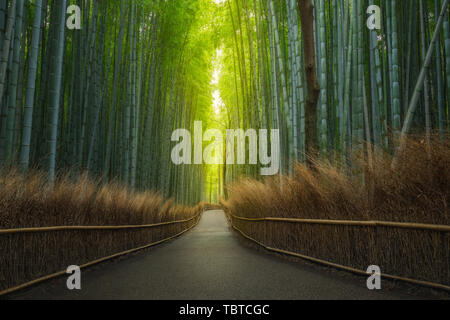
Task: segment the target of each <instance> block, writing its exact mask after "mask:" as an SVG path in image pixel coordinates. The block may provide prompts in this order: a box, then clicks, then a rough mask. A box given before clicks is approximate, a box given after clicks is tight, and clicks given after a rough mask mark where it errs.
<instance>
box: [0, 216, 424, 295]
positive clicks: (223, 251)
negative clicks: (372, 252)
mask: <svg viewBox="0 0 450 320" xmlns="http://www.w3.org/2000/svg"><path fill="white" fill-rule="evenodd" d="M81 282H82V289H81V290H78V291H77V290H75V291H69V290H68V289H67V288H66V278H64V277H63V278H60V279H57V280H54V281H52V282H47V283H44V284H41V285H38V286H35V287H33V288H31V289H28V290H26V291H22V292H19V293H16V294H14V295H11V296H9V297H8V299H179V300H184V299H189V300H190V299H194V300H196V299H205V300H210V299H213V300H215V299H221V300H222V299H223V300H232V299H238V300H240V299H249V300H265V299H286V300H296V299H312V300H314V299H417V298H423V297H421V296H419V295H417V294H414V295H412V294H410V293H409V292H408V290H402V289H401V288H397V287H393V286H392V285H391V286H390V285H389V284H388V282H386V283H387V285H384V284H385V282H383V289H382V290H378V291H370V290H368V289H367V287H366V278H364V277H358V276H353V275H349V274H347V273H344V272H336V271H331V270H327V269H325V268H321V267H318V266H315V265H312V264H308V263H301V262H299V261H289V259H280V257H277V256H276V255H271V254H266V253H264V252H263V251H262V250H254V248H252V247H251V246H250V245H248V244H246V242H245V241H244V240H243V239H242V238H241V237H239V236H238V235H237V234H236V233H235V232H232V231H231V230H230V228H229V226H228V223H227V221H226V217H225V214H224V213H223V211H220V210H215V211H208V212H206V213H205V214H204V215H203V217H202V220H201V221H200V223H199V224H198V226H197V227H195V228H194V229H193V230H192V231H190V232H189V233H187V234H186V235H185V236H183V237H182V238H180V239H177V240H173V241H171V242H169V243H167V244H164V245H161V246H158V247H156V248H153V249H151V250H146V251H142V252H140V253H138V254H134V255H130V256H128V257H127V258H126V259H124V258H122V259H118V260H116V261H114V262H111V263H104V264H101V265H98V266H96V267H94V268H90V269H87V270H83V271H82V277H81Z"/></svg>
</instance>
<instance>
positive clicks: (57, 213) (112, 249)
mask: <svg viewBox="0 0 450 320" xmlns="http://www.w3.org/2000/svg"><path fill="white" fill-rule="evenodd" d="M0 189H1V192H0V230H1V229H17V228H39V227H53V226H121V225H147V224H155V223H160V222H170V221H178V220H187V219H190V218H194V219H192V220H189V221H186V222H183V223H178V224H169V225H164V226H158V227H153V228H143V229H123V230H122V229H121V230H65V231H52V232H36V233H13V234H0V266H1V267H0V291H1V290H4V289H7V288H10V287H13V286H15V285H19V284H21V283H24V282H27V281H30V280H33V279H36V278H38V277H41V276H44V275H47V274H51V273H54V272H58V271H60V270H64V269H65V268H67V266H69V265H72V264H75V265H82V264H84V263H87V262H89V261H92V260H95V259H99V258H102V257H105V256H109V255H112V254H115V253H118V252H122V251H125V250H129V249H133V248H137V247H140V246H144V245H147V244H150V243H153V242H156V241H159V240H162V239H166V238H169V237H171V236H174V235H177V234H179V233H180V232H182V231H184V230H186V229H188V228H190V227H191V226H193V225H195V224H196V223H197V221H198V219H199V217H197V214H199V213H201V212H202V211H203V210H204V209H205V208H206V207H207V205H206V204H205V203H201V204H199V205H197V206H195V207H186V206H182V205H176V204H174V201H173V200H168V201H164V199H163V198H162V197H161V196H159V195H158V194H155V193H151V192H141V193H134V192H131V191H129V190H128V189H127V188H126V187H125V186H123V185H120V184H118V183H116V184H109V185H102V184H100V183H97V182H95V181H92V180H90V179H89V178H87V176H82V177H80V178H79V179H78V180H77V181H73V180H72V179H70V177H69V175H65V176H63V177H61V178H60V179H58V181H57V182H56V183H55V184H54V187H53V188H50V187H49V184H48V183H47V181H46V179H45V178H44V175H42V174H40V173H37V172H34V173H30V174H28V175H27V176H22V175H20V174H18V173H17V172H16V171H10V172H8V173H7V174H4V175H2V176H1V178H0Z"/></svg>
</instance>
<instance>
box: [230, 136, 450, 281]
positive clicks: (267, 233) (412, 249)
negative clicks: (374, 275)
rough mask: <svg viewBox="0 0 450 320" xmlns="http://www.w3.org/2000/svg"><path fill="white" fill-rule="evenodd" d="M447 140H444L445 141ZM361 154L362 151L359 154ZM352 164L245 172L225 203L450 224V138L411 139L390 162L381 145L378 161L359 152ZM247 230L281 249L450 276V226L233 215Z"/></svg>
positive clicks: (241, 209) (419, 275)
mask: <svg viewBox="0 0 450 320" xmlns="http://www.w3.org/2000/svg"><path fill="white" fill-rule="evenodd" d="M443 141H445V142H443ZM356 158H358V157H356ZM356 160H357V161H355V162H353V163H357V165H354V167H353V168H351V169H348V168H345V167H341V168H340V167H336V166H333V165H331V164H330V162H320V163H316V165H315V168H314V169H310V168H308V167H306V166H304V165H301V164H298V165H297V166H296V168H295V174H294V175H293V176H291V177H286V176H283V177H274V178H270V179H267V180H264V181H256V180H250V179H246V180H243V181H241V182H238V183H236V184H234V185H233V186H232V187H230V189H229V198H228V199H227V200H223V201H222V205H223V207H224V208H225V210H226V212H227V213H228V214H229V215H235V216H239V217H247V218H259V217H283V218H303V219H331V220H362V221H368V220H381V221H393V222H410V223H425V224H439V225H450V219H449V218H450V216H449V209H448V201H449V197H450V188H449V185H450V143H449V140H448V139H447V138H446V139H443V140H442V141H440V140H439V139H438V138H435V139H433V141H432V145H431V146H430V147H427V144H426V143H425V142H424V140H421V139H415V140H414V141H409V142H408V147H407V149H406V150H405V152H404V153H403V154H402V155H401V156H400V157H399V159H398V161H397V165H396V166H392V156H390V155H388V154H386V153H384V152H382V151H381V150H377V151H376V152H374V156H373V161H371V163H370V164H369V162H366V161H363V160H361V158H359V160H358V159H356ZM231 219H232V223H233V225H234V226H236V227H238V228H239V229H240V230H242V231H243V232H244V233H246V234H247V235H249V236H251V237H253V238H254V239H256V240H258V241H260V242H262V243H264V244H266V245H267V246H271V247H276V248H279V249H285V250H290V251H293V252H297V253H300V254H304V255H308V256H311V257H315V258H320V259H324V260H328V261H331V262H335V263H340V264H343V265H346V266H352V267H356V268H359V269H362V270H366V269H367V267H368V266H369V265H372V264H375V265H379V266H381V269H382V272H384V273H391V274H394V275H400V276H409V277H413V278H416V279H419V280H420V279H422V280H429V281H436V282H440V283H446V284H450V267H449V252H450V251H449V248H450V246H449V243H450V235H449V233H448V232H439V231H428V230H415V229H400V228H389V227H363V226H344V225H339V226H337V225H319V224H300V223H285V222H268V221H265V222H252V221H243V220H239V219H235V218H232V217H231Z"/></svg>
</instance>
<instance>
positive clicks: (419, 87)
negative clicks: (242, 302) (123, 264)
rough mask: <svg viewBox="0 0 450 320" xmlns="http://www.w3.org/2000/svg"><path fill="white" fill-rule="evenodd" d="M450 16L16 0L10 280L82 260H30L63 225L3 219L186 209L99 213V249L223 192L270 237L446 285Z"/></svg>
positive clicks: (194, 209)
mask: <svg viewBox="0 0 450 320" xmlns="http://www.w3.org/2000/svg"><path fill="white" fill-rule="evenodd" d="M449 18H450V10H449V0H412V1H401V0H0V106H1V107H0V113H1V117H0V172H1V174H0V193H1V194H2V195H0V243H1V242H2V241H3V239H2V237H3V238H4V237H10V238H9V239H10V240H9V242H8V243H9V244H7V245H6V244H5V245H4V246H2V245H1V244H0V262H1V263H2V265H3V266H6V267H5V269H4V270H3V271H1V272H0V279H2V274H3V275H5V277H4V279H6V280H5V282H4V283H3V284H2V283H1V282H2V281H0V295H1V290H6V289H8V288H11V287H14V286H17V285H19V284H21V283H24V282H27V281H31V280H33V279H35V278H38V277H41V276H43V275H46V274H50V273H53V272H56V271H58V270H60V269H61V268H65V266H66V264H67V265H69V263H70V261H73V260H70V259H69V258H68V257H65V256H64V258H62V256H60V259H61V260H60V261H58V259H59V258H51V259H50V258H48V257H47V256H46V255H45V254H44V255H42V254H41V255H38V256H36V257H34V258H33V261H34V264H36V265H40V266H44V265H47V266H46V267H41V269H39V268H37V267H36V268H37V269H36V268H31V267H30V269H27V268H24V269H23V270H22V269H20V268H19V269H20V270H19V269H16V267H15V266H18V265H24V264H27V262H26V261H27V258H26V257H25V253H26V249H20V250H19V249H17V247H18V246H17V243H19V242H24V241H25V242H26V243H30V246H39V245H40V246H44V247H49V246H52V245H51V244H52V243H53V242H51V239H50V240H49V239H48V238H44V237H43V238H39V239H41V240H40V241H41V242H40V244H35V242H36V241H37V240H36V239H34V238H32V236H31V235H28V234H26V233H25V234H23V233H20V234H15V233H14V232H13V231H8V232H6V231H4V233H5V234H4V235H3V234H2V233H1V230H2V229H5V230H14V229H17V228H42V227H54V226H67V225H69V226H72V225H74V226H86V225H88V226H89V225H90V226H105V225H115V226H121V225H148V224H152V223H172V222H170V221H173V220H176V221H177V223H178V222H180V221H181V222H180V223H181V224H176V225H169V226H168V227H167V228H166V229H164V228H161V234H156V235H155V234H153V233H151V234H150V231H145V230H141V231H136V237H134V236H131V235H130V236H127V234H125V231H117V234H116V235H113V234H112V233H111V234H110V233H109V232H112V231H104V232H105V234H104V238H102V237H101V236H99V234H103V233H101V231H98V232H100V233H99V234H97V236H98V238H95V235H92V237H93V238H92V239H100V238H101V240H98V241H99V248H100V249H95V250H98V251H95V252H94V251H92V252H89V253H88V254H87V253H86V255H85V253H83V252H84V251H83V250H80V252H78V251H77V252H76V253H74V254H75V256H76V259H75V258H74V259H75V261H79V262H80V264H82V263H86V262H87V261H90V260H93V259H94V258H95V259H98V258H101V257H104V256H107V255H112V254H116V253H117V252H120V251H124V250H130V249H134V248H136V247H139V246H142V245H146V244H148V243H150V242H152V241H153V242H154V241H162V238H164V239H165V238H169V237H174V236H177V235H179V234H180V232H185V231H187V230H188V229H190V228H193V226H194V225H196V224H197V223H198V222H199V220H200V213H201V212H203V211H208V210H211V209H214V208H215V209H217V210H223V211H224V212H225V214H226V216H227V218H228V222H229V224H230V226H231V227H233V228H234V229H236V230H237V231H238V232H240V233H242V234H244V236H245V237H247V238H248V237H250V238H251V239H256V240H255V241H257V242H258V243H259V244H261V243H264V244H265V245H266V246H267V247H269V248H278V249H279V250H285V251H286V250H287V251H293V252H296V253H297V254H303V255H306V256H311V257H314V258H317V259H322V260H326V261H331V262H332V263H335V264H339V265H344V266H350V267H352V268H357V269H358V270H363V271H364V272H365V270H366V269H367V266H369V265H371V264H376V263H375V262H370V261H369V260H371V259H374V260H376V261H377V262H378V264H379V265H381V266H382V269H383V273H386V274H393V275H397V276H401V277H406V278H411V279H416V280H418V281H422V282H427V283H434V284H439V286H441V287H445V288H444V289H445V290H448V289H449V288H450V287H449V286H450V274H449V272H448V270H450V269H449V268H450V267H449V259H448V252H450V249H449V243H450V242H449V241H450V240H449V239H450V238H449V237H450V234H449V233H450V229H449V224H450V219H449V217H450V215H449V211H448V210H449V209H448V200H449V197H450V193H449V190H448V185H449V179H450V139H449V129H450V99H449V96H450V24H449ZM177 130H178V131H177ZM179 130H182V131H179ZM230 130H236V131H235V132H238V130H240V132H241V133H242V134H243V146H241V147H242V148H244V149H243V154H240V153H239V150H238V149H239V146H240V145H239V146H238V147H236V145H235V143H234V141H233V142H232V144H231V145H232V149H231V150H230V149H229V148H228V146H229V145H230V144H229V143H230V141H229V140H230V138H231V139H234V137H233V136H230V134H229V132H230ZM175 132H178V133H177V134H175ZM181 138H183V139H184V140H183V141H182V139H181ZM225 139H226V141H225ZM222 140H224V141H225V142H226V143H225V142H224V141H222ZM180 143H186V145H187V146H188V147H185V148H181V147H180ZM177 146H178V147H177ZM180 148H181V149H183V150H182V152H181V151H180ZM277 148H278V149H277ZM177 151H180V153H179V154H178V152H177ZM236 151H237V152H236ZM252 151H254V152H256V153H257V155H255V156H252ZM258 151H259V154H258ZM230 153H231V157H230ZM206 154H208V155H210V157H209V159H208V157H207V155H206ZM236 154H238V156H237V158H239V159H240V161H234V160H235V159H234V158H233V157H234V156H236ZM199 155H200V157H199ZM174 156H178V157H182V159H184V160H181V161H179V162H178V163H177V161H174V160H173V159H174ZM270 156H271V157H270ZM230 159H231V161H230ZM270 161H272V162H276V163H275V164H274V163H270ZM271 165H272V168H275V169H274V170H273V171H274V172H271V173H269V176H267V175H264V174H261V172H264V168H266V172H267V171H268V170H267V167H268V166H271ZM262 170H263V171H262ZM63 208H64V209H63ZM62 211H64V212H62ZM267 218H269V220H270V219H275V220H276V219H329V220H333V221H335V220H344V221H352V220H354V222H355V223H356V222H358V223H360V222H361V221H362V222H361V223H366V222H367V221H369V220H370V221H372V220H373V221H375V220H376V221H385V223H392V225H394V224H395V223H397V224H409V225H408V226H406V227H405V228H402V227H400V229H398V230H397V229H395V230H396V231H390V230H391V229H389V228H390V227H389V226H388V227H385V228H384V229H381V230H379V229H377V230H378V231H375V230H372V229H371V228H372V227H371V226H368V227H362V228H361V229H358V230H354V229H352V230H353V231H350V229H351V228H352V227H351V226H342V229H338V228H340V227H339V226H326V225H306V226H305V225H303V226H299V225H297V224H292V225H288V224H285V223H284V224H283V223H281V224H276V222H273V221H272V222H270V221H269V222H266V223H267V224H268V226H269V225H270V228H269V227H268V229H264V230H263V227H262V225H263V223H259V224H258V223H257V222H252V221H253V220H252V219H267ZM186 219H187V220H186ZM386 221H387V222H386ZM410 224H413V226H411V225H410ZM417 224H421V225H422V226H423V225H431V226H433V227H429V228H428V229H427V228H424V229H423V230H422V229H421V230H420V231H417V233H413V231H408V230H409V229H414V230H416V229H417V228H419V227H418V225H417ZM296 228H297V229H296ZM327 228H328V229H327ZM408 228H409V229H408ZM333 230H336V231H333ZM338 230H340V231H339V232H342V234H340V236H338ZM399 230H400V231H399ZM71 232H73V234H72V236H73V241H81V242H82V241H83V240H82V239H83V237H84V236H83V233H82V232H81V231H78V233H77V232H76V231H71ZM96 232H97V231H96ZM408 232H409V233H408ZM138 233H139V234H138ZM343 234H346V235H347V236H343ZM348 234H351V235H350V236H348ZM367 234H370V235H367ZM382 236H383V237H384V238H383V239H390V240H380V241H375V240H373V239H375V238H377V237H382ZM20 237H23V238H20ZM36 237H38V235H37V234H36ZM52 237H53V236H52ZM54 237H55V239H59V240H58V242H59V241H60V240H61V239H62V238H60V237H64V236H63V235H62V234H55V235H54ZM89 237H90V236H89ZM89 237H88V238H89ZM112 237H115V238H114V239H122V240H120V241H119V240H114V241H113V240H112V239H113V238H112ZM369 238H370V239H372V240H373V241H374V243H372V244H368V245H367V246H369V247H370V248H372V249H371V250H366V248H367V247H366V246H365V247H364V249H363V248H360V247H359V246H354V245H353V244H354V243H356V242H357V243H360V242H361V243H362V242H365V241H366V239H369ZM33 239H34V240H33ZM76 239H78V240H76ZM89 239H90V238H89ZM377 239H378V238H377ZM424 239H425V240H424ZM27 241H28V242H27ZM55 241H56V240H55ZM64 241H65V240H64ZM86 241H87V240H86ZM89 241H90V240H89ZM92 241H96V240H92ZM177 241H183V240H177ZM390 241H393V242H390ZM112 242H114V244H111V243H112ZM119 242H121V243H119ZM347 242H348V243H347ZM55 243H56V242H55ZM305 243H310V244H311V245H306V244H305ZM334 243H341V246H340V247H339V248H334V247H333V246H334ZM392 243H403V244H405V243H407V244H408V245H405V247H402V248H394V247H395V246H393V245H392ZM331 247H333V249H332V248H331ZM381 247H385V248H390V249H389V250H391V251H389V252H387V253H386V252H384V251H383V252H382V250H381ZM33 248H34V247H33ZM36 248H37V247H36ZM414 249H417V251H414ZM15 250H19V251H18V252H17V253H16V254H12V252H13V251H15ZM36 250H37V249H36ZM55 250H56V249H55ZM86 250H87V251H89V250H94V249H93V248H91V249H89V250H88V249H86ZM87 251H86V252H87ZM433 252H434V255H433V257H434V258H433V259H435V261H436V263H435V264H432V265H429V264H428V262H427V261H429V259H431V258H430V255H432V253H433ZM403 254H404V255H405V258H404V260H402V259H403V258H398V256H401V255H403ZM56 256H57V255H56ZM395 257H397V258H395ZM48 259H50V260H48ZM53 259H56V260H53ZM396 259H400V260H396ZM66 262H67V263H66ZM64 263H66V264H64ZM2 268H3V267H2Z"/></svg>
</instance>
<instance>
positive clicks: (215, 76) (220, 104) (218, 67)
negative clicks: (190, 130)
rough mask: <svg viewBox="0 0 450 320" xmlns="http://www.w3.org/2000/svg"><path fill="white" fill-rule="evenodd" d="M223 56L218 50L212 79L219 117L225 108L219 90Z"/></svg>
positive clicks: (213, 101) (214, 101)
mask: <svg viewBox="0 0 450 320" xmlns="http://www.w3.org/2000/svg"><path fill="white" fill-rule="evenodd" d="M214 1H221V0H214ZM222 54H223V50H222V49H217V50H216V55H215V57H214V58H213V64H214V71H213V74H212V79H211V85H212V86H213V87H215V90H214V91H213V93H212V99H213V100H212V103H213V110H214V112H215V113H216V114H217V115H219V114H220V111H221V110H222V108H224V107H225V104H224V103H223V100H222V97H221V96H220V90H219V89H218V88H217V86H218V85H219V82H220V77H221V73H222V63H221V57H222Z"/></svg>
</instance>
